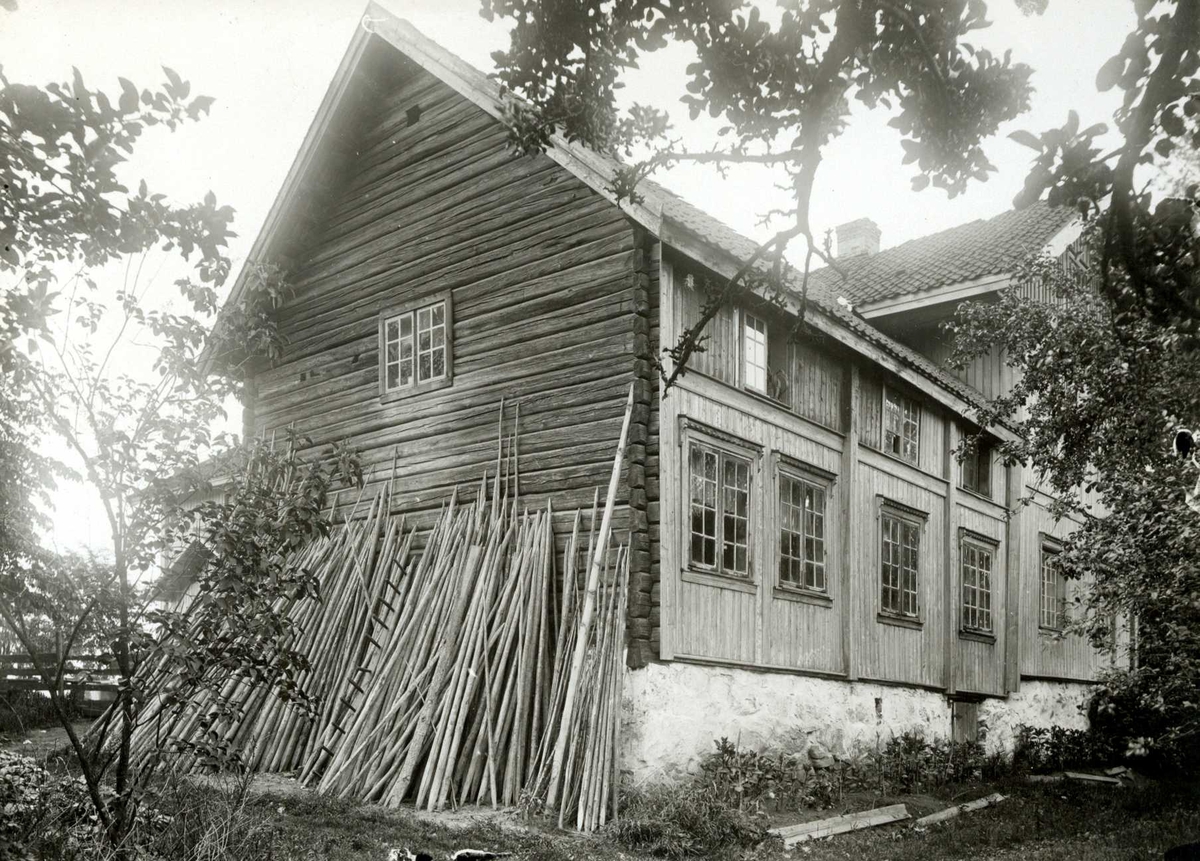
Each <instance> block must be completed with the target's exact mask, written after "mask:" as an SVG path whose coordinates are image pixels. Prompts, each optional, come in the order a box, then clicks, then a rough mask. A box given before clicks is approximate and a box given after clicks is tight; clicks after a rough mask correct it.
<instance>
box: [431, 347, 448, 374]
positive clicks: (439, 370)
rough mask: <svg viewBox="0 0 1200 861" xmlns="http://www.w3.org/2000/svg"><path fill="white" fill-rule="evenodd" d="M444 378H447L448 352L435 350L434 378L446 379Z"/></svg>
mask: <svg viewBox="0 0 1200 861" xmlns="http://www.w3.org/2000/svg"><path fill="white" fill-rule="evenodd" d="M444 376H446V351H445V350H434V351H433V377H434V379H437V378H438V377H444Z"/></svg>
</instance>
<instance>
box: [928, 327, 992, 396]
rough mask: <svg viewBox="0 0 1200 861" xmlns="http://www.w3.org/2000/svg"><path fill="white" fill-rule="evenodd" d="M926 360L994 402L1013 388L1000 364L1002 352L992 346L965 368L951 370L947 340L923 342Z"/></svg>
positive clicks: (951, 346)
mask: <svg viewBox="0 0 1200 861" xmlns="http://www.w3.org/2000/svg"><path fill="white" fill-rule="evenodd" d="M923 346H924V349H923V350H922V352H923V353H925V355H926V356H928V357H929V358H930V359H932V360H933V361H934V362H937V363H938V364H939V365H942V366H943V367H945V368H946V369H947V370H949V371H950V373H951V374H953V375H954V376H955V377H957V378H958V379H960V380H962V381H963V382H964V383H966V384H967V385H969V386H971V387H972V388H974V389H977V390H978V391H979V392H981V393H982V394H983V396H984V397H987V398H998V397H1000V396H1001V395H1005V394H1007V393H1008V391H1009V389H1011V388H1012V385H1013V369H1012V368H1011V367H1009V365H1008V363H1007V362H1006V361H1005V360H1004V351H1003V350H1001V349H1000V347H999V346H997V345H995V344H993V345H992V346H991V347H990V348H989V349H988V351H987V352H986V353H984V354H982V355H980V356H976V357H975V358H974V359H973V360H972V361H971V363H970V364H968V365H967V366H966V367H965V368H951V367H950V366H949V360H950V357H951V355H952V354H953V353H954V345H953V344H952V343H951V342H950V341H949V339H929V340H923Z"/></svg>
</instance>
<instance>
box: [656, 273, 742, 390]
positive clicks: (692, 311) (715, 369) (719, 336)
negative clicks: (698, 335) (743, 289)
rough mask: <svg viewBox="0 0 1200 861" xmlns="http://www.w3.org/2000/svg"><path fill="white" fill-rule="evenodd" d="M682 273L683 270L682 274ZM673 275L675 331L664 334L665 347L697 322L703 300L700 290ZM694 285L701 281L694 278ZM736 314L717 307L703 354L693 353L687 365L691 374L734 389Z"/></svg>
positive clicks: (708, 327)
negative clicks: (676, 308)
mask: <svg viewBox="0 0 1200 861" xmlns="http://www.w3.org/2000/svg"><path fill="white" fill-rule="evenodd" d="M685 272H686V270H685ZM679 276H680V272H678V271H677V272H676V278H675V284H676V289H677V290H678V301H679V322H678V325H677V326H676V328H675V329H674V330H673V331H672V332H671V333H669V334H668V340H669V343H672V344H673V343H674V342H675V340H676V339H677V338H678V337H679V333H680V332H682V331H683V330H684V329H685V328H687V327H689V326H694V325H695V324H696V323H697V322H698V321H699V320H700V313H701V311H702V309H703V306H704V301H705V297H704V295H703V294H702V293H701V292H700V288H699V287H698V286H697V287H693V288H688V287H687V286H686V285H685V284H684V283H683V278H681V277H679ZM696 283H697V284H700V283H702V279H700V278H696ZM736 316H737V314H736V311H735V310H734V309H733V308H731V307H730V306H729V305H728V304H726V305H724V306H722V307H721V309H720V310H719V311H717V314H716V316H715V317H713V319H712V321H711V322H710V323H709V324H708V326H707V328H706V329H705V332H704V334H705V335H706V336H707V338H706V339H705V341H704V352H702V353H695V354H693V355H692V358H691V359H690V360H689V362H688V365H689V368H690V369H692V370H696V371H699V372H700V373H702V374H707V375H708V376H710V377H714V378H716V379H718V380H720V381H721V382H723V383H728V384H729V385H731V386H732V385H737V379H738V376H737V357H738V351H737V344H738V341H737V326H736V323H737V320H736Z"/></svg>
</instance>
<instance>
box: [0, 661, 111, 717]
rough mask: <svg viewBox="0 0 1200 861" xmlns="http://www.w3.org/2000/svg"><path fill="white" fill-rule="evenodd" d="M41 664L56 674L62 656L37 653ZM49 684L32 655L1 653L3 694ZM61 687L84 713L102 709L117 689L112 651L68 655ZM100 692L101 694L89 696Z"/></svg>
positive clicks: (44, 688)
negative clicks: (96, 696) (69, 656)
mask: <svg viewBox="0 0 1200 861" xmlns="http://www.w3.org/2000/svg"><path fill="white" fill-rule="evenodd" d="M38 661H39V662H40V663H41V665H42V668H43V669H44V670H45V671H46V672H47V673H49V674H50V675H51V676H54V675H55V674H56V673H57V672H58V664H59V656H58V655H56V654H54V653H53V652H47V653H45V654H41V655H38ZM48 689H49V686H48V685H47V684H46V681H45V680H44V679H43V678H42V676H41V674H40V673H39V672H38V671H37V669H36V667H35V666H34V662H33V660H32V659H31V658H30V657H29V655H25V654H13V655H0V697H3V696H4V695H6V694H7V693H8V692H9V691H47V690H48ZM59 691H60V692H61V693H64V694H68V693H69V694H70V695H71V698H72V699H73V700H75V702H76V704H77V706H78V707H79V709H80V710H81V711H82V712H83V713H84V714H89V713H91V712H96V713H99V712H100V711H102V710H103V709H104V708H105V707H106V706H107V705H108V704H109V703H110V702H112V700H113V698H114V697H115V696H116V693H117V669H116V664H115V661H114V660H113V658H112V656H111V655H78V656H75V657H71V658H68V659H67V662H66V666H65V667H64V669H63V676H62V680H61V682H60V683H59ZM89 692H98V693H99V694H100V696H99V697H98V698H89V697H86V696H85V695H86V694H87V693H89Z"/></svg>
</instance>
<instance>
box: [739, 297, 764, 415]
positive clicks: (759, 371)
mask: <svg viewBox="0 0 1200 861" xmlns="http://www.w3.org/2000/svg"><path fill="white" fill-rule="evenodd" d="M769 376H770V370H769V368H768V366H767V321H766V320H763V319H761V318H759V317H755V316H754V315H753V314H750V313H747V312H745V311H743V312H742V384H743V385H745V386H746V387H747V388H750V389H754V390H755V391H756V392H761V393H762V394H764V395H765V394H767V380H768V378H769Z"/></svg>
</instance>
